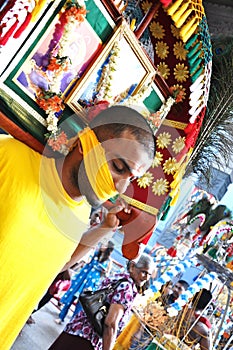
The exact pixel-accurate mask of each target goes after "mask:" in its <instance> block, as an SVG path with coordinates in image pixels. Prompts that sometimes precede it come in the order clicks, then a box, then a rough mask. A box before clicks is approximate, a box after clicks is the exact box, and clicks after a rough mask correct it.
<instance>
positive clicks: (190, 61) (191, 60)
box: [189, 51, 201, 66]
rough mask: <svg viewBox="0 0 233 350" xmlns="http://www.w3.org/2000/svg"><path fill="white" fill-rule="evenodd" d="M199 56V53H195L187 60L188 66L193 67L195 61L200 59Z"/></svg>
mask: <svg viewBox="0 0 233 350" xmlns="http://www.w3.org/2000/svg"><path fill="white" fill-rule="evenodd" d="M200 55H201V51H197V52H196V53H195V55H193V57H192V58H190V59H189V64H190V66H193V65H194V63H195V61H196V60H197V59H198V58H199V57H200Z"/></svg>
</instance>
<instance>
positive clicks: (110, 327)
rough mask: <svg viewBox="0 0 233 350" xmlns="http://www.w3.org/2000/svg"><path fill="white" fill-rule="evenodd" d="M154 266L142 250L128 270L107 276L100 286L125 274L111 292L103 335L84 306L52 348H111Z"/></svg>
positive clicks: (91, 349) (62, 349)
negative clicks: (99, 332) (96, 328)
mask: <svg viewBox="0 0 233 350" xmlns="http://www.w3.org/2000/svg"><path fill="white" fill-rule="evenodd" d="M153 270H154V262H153V259H152V258H151V257H150V256H149V255H147V254H145V253H143V254H141V256H140V258H139V259H138V260H137V261H133V260H132V261H131V262H130V264H129V265H128V272H127V273H121V274H116V275H115V276H112V277H107V278H105V279H104V280H103V281H102V283H101V288H104V287H106V286H107V285H109V284H110V283H114V282H116V281H118V280H119V279H121V278H126V281H122V282H121V283H120V285H118V287H117V288H116V289H115V290H114V291H113V292H112V293H110V294H109V296H108V299H109V300H108V301H109V303H110V308H109V311H108V314H107V316H106V318H105V323H104V333H103V338H101V337H100V336H99V335H98V334H97V333H96V332H95V330H94V328H93V326H92V324H91V323H90V322H89V321H88V319H87V316H86V314H85V312H84V311H83V310H81V311H80V312H79V313H77V314H76V315H75V316H74V317H73V318H72V320H71V321H70V322H69V323H68V324H67V325H66V327H65V329H64V331H63V332H62V333H61V334H60V336H59V337H58V338H57V339H56V340H55V342H54V343H53V344H52V345H51V347H50V348H49V350H76V349H82V350H87V349H89V350H93V349H95V350H99V349H103V350H112V349H113V346H114V343H115V340H116V337H117V335H118V334H119V333H120V332H121V330H122V329H123V327H124V326H125V324H126V322H127V321H128V319H129V316H130V311H131V308H132V305H133V301H134V299H135V297H136V296H137V294H138V289H141V287H142V286H143V285H144V284H145V283H146V281H148V279H149V278H150V275H151V274H152V272H153Z"/></svg>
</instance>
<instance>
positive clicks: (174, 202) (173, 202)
mask: <svg viewBox="0 0 233 350" xmlns="http://www.w3.org/2000/svg"><path fill="white" fill-rule="evenodd" d="M176 191H177V192H176V194H175V195H174V196H172V195H171V197H172V200H171V203H170V205H171V207H172V206H173V205H175V204H176V202H177V200H178V198H179V196H180V188H178V189H176Z"/></svg>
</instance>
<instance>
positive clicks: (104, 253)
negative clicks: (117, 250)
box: [97, 241, 114, 262]
mask: <svg viewBox="0 0 233 350" xmlns="http://www.w3.org/2000/svg"><path fill="white" fill-rule="evenodd" d="M113 250H114V243H113V242H111V241H109V242H108V246H107V248H106V249H105V250H104V251H101V249H99V251H98V254H97V258H98V260H99V261H100V262H105V261H106V260H108V258H109V257H110V255H111V253H112V252H113Z"/></svg>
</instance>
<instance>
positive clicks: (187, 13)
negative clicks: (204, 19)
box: [176, 9, 192, 28]
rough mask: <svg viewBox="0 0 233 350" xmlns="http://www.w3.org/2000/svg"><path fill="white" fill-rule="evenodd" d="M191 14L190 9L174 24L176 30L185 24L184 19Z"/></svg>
mask: <svg viewBox="0 0 233 350" xmlns="http://www.w3.org/2000/svg"><path fill="white" fill-rule="evenodd" d="M191 12H192V9H189V10H187V11H186V12H185V13H184V14H183V15H182V16H181V17H180V18H179V19H178V21H177V22H176V25H177V27H178V28H180V27H182V25H183V24H184V23H185V21H186V19H187V18H188V17H189V16H190V14H191Z"/></svg>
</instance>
